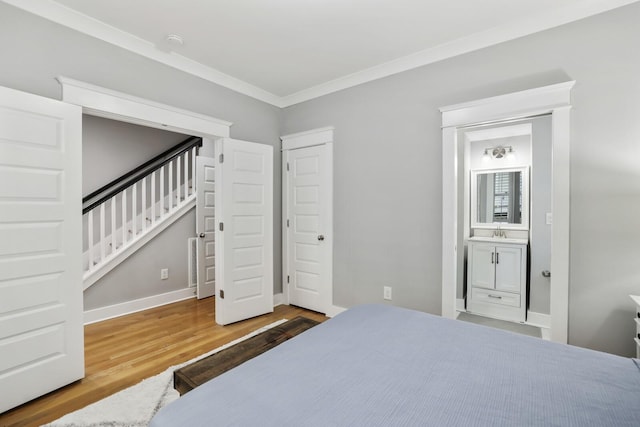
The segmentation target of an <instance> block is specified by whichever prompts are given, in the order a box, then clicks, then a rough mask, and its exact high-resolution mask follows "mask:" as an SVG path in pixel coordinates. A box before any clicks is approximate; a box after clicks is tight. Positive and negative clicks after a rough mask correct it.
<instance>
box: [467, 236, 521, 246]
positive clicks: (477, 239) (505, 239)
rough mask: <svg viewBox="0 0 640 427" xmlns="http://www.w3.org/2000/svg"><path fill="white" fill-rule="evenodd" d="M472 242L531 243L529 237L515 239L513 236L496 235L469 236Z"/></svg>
mask: <svg viewBox="0 0 640 427" xmlns="http://www.w3.org/2000/svg"><path fill="white" fill-rule="evenodd" d="M469 240H470V241H472V242H489V243H516V244H521V245H526V244H527V243H529V240H528V239H515V238H511V237H494V236H473V237H469Z"/></svg>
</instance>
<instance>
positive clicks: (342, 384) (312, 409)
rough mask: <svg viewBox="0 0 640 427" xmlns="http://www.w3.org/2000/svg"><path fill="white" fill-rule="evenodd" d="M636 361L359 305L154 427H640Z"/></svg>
mask: <svg viewBox="0 0 640 427" xmlns="http://www.w3.org/2000/svg"><path fill="white" fill-rule="evenodd" d="M639 362H640V361H638V360H636V359H627V358H622V357H618V356H614V355H610V354H606V353H600V352H596V351H592V350H587V349H583V348H578V347H573V346H568V345H561V344H556V343H552V342H547V341H543V340H540V339H537V338H531V337H527V336H522V335H517V334H513V333H510V332H506V331H501V330H496V329H490V328H486V327H483V326H478V325H474V324H469V323H465V322H460V321H454V320H449V319H443V318H440V317H437V316H432V315H429V314H425V313H421V312H417V311H412V310H406V309H400V308H395V307H390V306H384V305H363V306H358V307H354V308H352V309H350V310H348V311H346V312H344V313H342V314H340V315H338V316H336V317H335V318H333V319H331V320H328V321H327V322H325V323H323V324H321V325H319V326H316V327H314V328H312V329H310V330H309V331H307V332H305V333H303V334H301V335H299V336H297V337H295V338H293V339H290V340H289V341H287V342H285V343H283V344H281V345H279V346H278V347H276V348H274V349H272V350H270V351H268V352H267V353H265V354H263V355H261V356H259V357H257V358H255V359H253V360H250V361H248V362H246V363H244V364H243V365H241V366H239V367H237V368H235V369H233V370H231V371H229V372H227V373H225V374H223V375H221V376H219V377H217V378H215V379H213V380H212V381H209V382H208V383H206V384H204V385H202V386H200V387H198V388H196V389H195V390H193V391H191V392H189V393H187V394H186V395H185V396H183V397H181V398H180V399H178V400H177V401H176V402H174V403H172V404H170V405H168V406H167V407H166V408H164V409H162V410H160V412H159V413H158V414H157V415H156V417H155V418H154V419H153V421H152V423H151V426H152V427H176V426H190V427H193V426H397V425H407V426H414V425H415V426H580V427H586V426H640V365H639V364H638V363H639Z"/></svg>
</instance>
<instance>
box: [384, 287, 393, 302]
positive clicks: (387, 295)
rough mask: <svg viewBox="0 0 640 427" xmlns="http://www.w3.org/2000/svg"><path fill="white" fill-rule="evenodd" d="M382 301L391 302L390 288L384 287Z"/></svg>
mask: <svg viewBox="0 0 640 427" xmlns="http://www.w3.org/2000/svg"><path fill="white" fill-rule="evenodd" d="M384 299H387V300H391V286H385V287H384Z"/></svg>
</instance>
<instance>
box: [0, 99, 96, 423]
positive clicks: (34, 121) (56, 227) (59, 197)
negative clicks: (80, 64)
mask: <svg viewBox="0 0 640 427" xmlns="http://www.w3.org/2000/svg"><path fill="white" fill-rule="evenodd" d="M81 118H82V116H81V109H80V108H79V107H77V106H75V105H69V104H65V103H63V102H60V101H56V100H52V99H48V98H44V97H40V96H36V95H32V94H27V93H24V92H20V91H16V90H13V89H8V88H2V87H0V390H3V392H2V393H1V394H2V398H1V399H0V412H4V411H6V410H8V409H11V408H13V407H15V406H17V405H20V404H22V403H24V402H27V401H29V400H31V399H34V398H36V397H38V396H41V395H43V394H45V393H48V392H50V391H52V390H55V389H57V388H59V387H62V386H64V385H66V384H69V383H71V382H73V381H75V380H78V379H80V378H82V377H83V376H84V336H83V319H82V314H83V313H82V304H83V303H82V247H81V242H82V236H81V233H82V188H81V182H82V173H81V167H82V158H81V153H82V151H81V142H82V134H81V132H82V122H81ZM9 391H10V392H9Z"/></svg>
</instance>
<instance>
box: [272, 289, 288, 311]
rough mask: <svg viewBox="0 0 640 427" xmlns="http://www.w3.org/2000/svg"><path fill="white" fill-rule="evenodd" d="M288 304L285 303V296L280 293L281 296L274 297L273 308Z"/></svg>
mask: <svg viewBox="0 0 640 427" xmlns="http://www.w3.org/2000/svg"><path fill="white" fill-rule="evenodd" d="M282 304H286V303H285V301H284V294H283V293H282V292H280V293H279V294H274V295H273V306H274V307H277V306H279V305H282Z"/></svg>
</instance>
